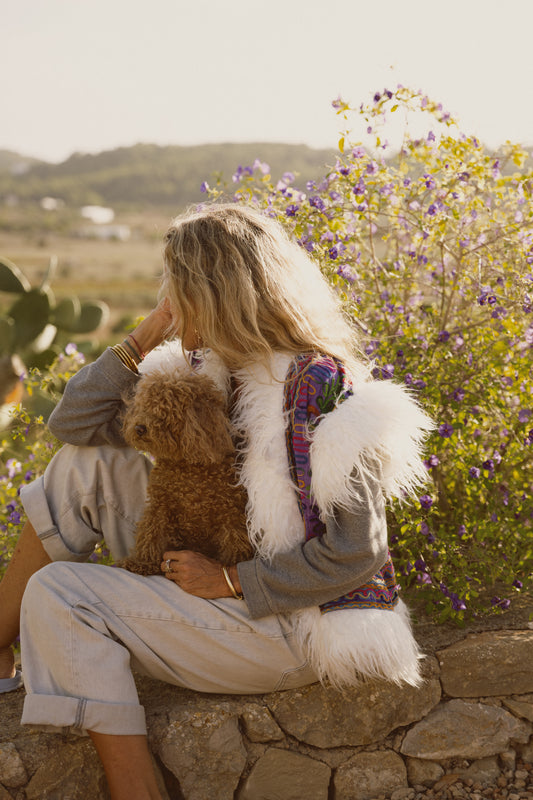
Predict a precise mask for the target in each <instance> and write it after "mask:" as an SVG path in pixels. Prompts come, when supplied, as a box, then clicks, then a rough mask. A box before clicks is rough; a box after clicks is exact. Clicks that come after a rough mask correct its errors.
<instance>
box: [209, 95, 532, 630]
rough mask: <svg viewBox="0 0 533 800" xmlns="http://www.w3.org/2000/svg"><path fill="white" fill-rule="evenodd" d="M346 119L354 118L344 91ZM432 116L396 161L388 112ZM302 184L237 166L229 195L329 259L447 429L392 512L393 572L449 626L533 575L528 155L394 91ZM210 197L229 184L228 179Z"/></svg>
mask: <svg viewBox="0 0 533 800" xmlns="http://www.w3.org/2000/svg"><path fill="white" fill-rule="evenodd" d="M334 106H335V107H336V109H337V112H338V114H339V115H341V116H342V117H344V118H345V119H348V118H349V116H350V114H352V113H353V111H352V109H350V107H349V106H348V104H346V103H344V102H343V101H342V100H337V101H335V103H334ZM402 110H403V111H406V112H413V111H414V112H416V113H417V114H418V115H420V114H422V113H423V112H426V114H427V116H428V121H429V127H428V129H427V130H426V132H425V134H424V136H422V137H421V138H417V139H414V138H411V137H407V136H406V138H405V140H404V142H403V145H402V147H401V150H400V152H399V153H397V154H394V155H390V156H388V157H386V155H387V151H388V145H387V142H386V141H384V139H383V132H384V131H385V130H386V125H387V123H388V121H389V119H390V115H391V114H395V113H398V112H399V111H402ZM358 113H359V114H360V116H361V118H362V119H363V120H364V122H365V126H366V128H367V134H368V135H369V136H373V137H374V138H373V143H372V144H373V146H372V147H371V148H366V147H363V146H362V145H361V144H357V143H353V142H350V141H349V134H343V136H342V138H341V140H340V142H339V153H338V157H337V159H336V162H335V164H334V165H332V166H331V168H329V169H328V171H327V173H326V174H325V176H324V178H323V180H322V181H321V182H319V183H312V184H308V185H307V187H306V191H305V192H304V191H302V190H301V189H298V188H296V186H295V177H294V175H292V174H290V173H287V174H286V175H284V176H283V177H282V179H281V180H280V181H279V182H278V183H277V184H276V185H273V184H272V181H271V177H270V175H269V169H268V165H265V164H263V163H261V162H259V161H257V162H256V163H255V164H253V165H252V166H251V167H245V168H243V167H239V169H238V170H237V172H236V173H235V175H234V176H233V183H234V192H233V198H234V200H235V201H236V202H246V203H255V204H257V205H258V206H260V207H262V208H265V209H267V210H269V213H271V214H273V215H275V216H277V217H278V218H279V219H280V220H282V221H283V223H284V224H285V225H286V226H287V227H288V228H289V230H290V231H291V232H292V233H293V234H294V235H295V236H296V238H297V239H298V241H299V243H300V244H301V246H302V247H305V248H306V250H308V251H309V252H310V253H312V254H313V256H314V257H315V258H316V259H317V260H318V261H319V263H320V265H321V267H322V269H323V271H324V273H325V274H326V275H327V276H328V278H329V279H330V280H331V282H332V283H333V284H334V286H336V288H337V290H338V292H339V294H340V296H341V298H342V300H343V301H344V303H345V305H346V309H347V310H348V312H349V313H350V314H351V315H352V316H353V318H354V320H355V321H356V324H357V326H358V328H359V330H360V332H361V341H362V344H363V347H364V348H365V349H366V353H367V354H368V356H370V357H371V359H372V360H373V364H374V375H375V377H377V378H379V379H383V380H390V379H394V380H400V381H403V382H405V383H406V384H407V385H408V386H410V387H411V390H412V392H413V393H414V394H415V395H416V396H417V398H418V400H419V401H420V403H421V404H422V405H423V406H424V407H425V408H426V409H427V410H428V411H429V413H430V414H432V416H433V418H434V419H435V420H436V423H437V427H436V431H435V433H434V435H433V436H432V438H431V439H430V441H429V443H428V448H427V461H426V466H427V469H428V478H429V484H428V488H427V490H426V491H425V492H424V494H422V495H421V496H420V498H419V501H418V503H415V504H400V503H398V504H395V505H393V507H392V508H391V509H390V527H391V541H392V545H393V549H394V555H395V562H396V565H397V568H398V570H399V573H400V580H401V582H402V584H403V585H404V586H405V587H406V588H412V589H413V590H416V594H417V596H418V597H420V598H421V599H422V600H423V601H424V602H425V604H426V606H427V609H428V610H429V611H432V612H435V611H436V613H437V615H438V617H439V618H440V619H445V618H447V617H450V616H453V617H455V618H461V617H463V616H464V614H465V612H466V611H467V610H468V611H469V612H472V613H479V612H481V611H482V610H484V609H487V608H491V607H493V608H495V609H504V608H506V607H507V606H508V605H509V603H510V600H511V597H512V594H513V593H514V592H520V591H525V590H526V589H527V588H528V587H531V581H532V571H533V536H532V525H533V499H532V497H533V458H532V456H533V397H532V353H533V315H532V311H533V197H532V189H533V181H532V173H531V171H529V172H528V171H527V170H526V169H525V166H524V165H525V162H526V158H527V154H526V153H525V152H522V151H521V150H520V148H519V147H517V146H514V145H510V144H507V145H505V146H504V147H502V149H501V151H499V152H497V153H491V152H489V151H487V149H486V148H485V147H483V145H482V144H481V143H480V142H479V141H477V140H476V139H475V138H474V137H468V136H465V135H463V134H461V133H460V132H459V131H458V129H457V126H456V124H455V122H454V121H453V119H452V118H451V117H450V115H449V114H446V113H445V112H444V111H443V110H442V108H441V107H440V106H439V105H437V104H436V103H434V102H432V101H431V100H429V99H428V98H427V97H424V96H423V95H421V94H420V93H415V92H412V91H411V90H408V89H405V88H403V87H399V88H398V89H397V90H396V91H395V92H392V91H388V90H385V91H384V92H380V93H378V94H376V95H375V96H374V99H373V102H371V103H370V104H368V105H365V106H362V107H361V108H360V109H359V112H358ZM203 188H204V190H206V191H208V192H209V193H210V195H211V197H218V196H220V195H222V194H223V193H224V187H223V186H222V184H221V183H220V182H219V184H218V185H217V186H215V187H214V188H212V189H209V187H208V186H207V184H205V185H204V187H203Z"/></svg>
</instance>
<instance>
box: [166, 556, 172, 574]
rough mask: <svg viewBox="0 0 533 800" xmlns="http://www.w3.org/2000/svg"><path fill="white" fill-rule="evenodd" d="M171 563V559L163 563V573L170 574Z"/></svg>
mask: <svg viewBox="0 0 533 800" xmlns="http://www.w3.org/2000/svg"><path fill="white" fill-rule="evenodd" d="M171 561H172V559H171V558H167V560H166V561H165V569H164V572H172V567H171V566H170V564H171Z"/></svg>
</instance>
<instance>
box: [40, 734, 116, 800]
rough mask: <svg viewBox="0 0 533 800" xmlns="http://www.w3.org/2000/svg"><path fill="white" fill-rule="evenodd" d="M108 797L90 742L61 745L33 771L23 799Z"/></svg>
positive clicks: (83, 741) (102, 775) (104, 798)
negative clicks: (33, 773)
mask: <svg viewBox="0 0 533 800" xmlns="http://www.w3.org/2000/svg"><path fill="white" fill-rule="evenodd" d="M67 797H68V800H87V798H89V797H98V798H100V799H101V800H109V798H110V794H109V789H108V788H107V781H106V779H105V776H104V771H103V769H102V765H101V764H100V761H99V759H98V756H97V755H96V751H95V750H94V747H93V746H92V744H91V743H90V742H88V741H86V740H80V742H79V743H76V744H63V746H62V747H60V748H59V749H57V750H54V751H52V752H51V754H50V758H49V759H48V760H47V761H46V762H45V763H44V764H43V765H42V766H41V767H40V768H39V769H38V770H37V772H36V773H35V775H34V776H33V777H32V779H31V780H30V782H29V784H28V785H27V787H26V798H27V800H43V798H46V800H65V798H67Z"/></svg>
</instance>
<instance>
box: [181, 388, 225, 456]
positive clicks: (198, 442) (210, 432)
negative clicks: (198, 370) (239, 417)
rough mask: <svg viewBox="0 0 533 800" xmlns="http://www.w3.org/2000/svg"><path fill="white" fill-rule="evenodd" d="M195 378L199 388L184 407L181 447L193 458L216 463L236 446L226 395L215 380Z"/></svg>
mask: <svg viewBox="0 0 533 800" xmlns="http://www.w3.org/2000/svg"><path fill="white" fill-rule="evenodd" d="M202 377H203V376H202ZM196 381H197V384H198V386H197V388H196V391H195V392H194V394H193V395H189V398H188V400H189V402H187V403H185V404H184V405H183V406H182V425H183V427H182V433H181V439H182V450H184V451H185V452H186V453H187V456H188V458H189V459H190V460H191V461H196V462H199V463H202V462H211V463H215V462H216V461H220V459H221V458H223V457H224V456H226V455H227V454H228V453H231V452H232V451H233V449H234V445H233V441H232V439H231V422H230V419H229V416H228V413H227V410H226V403H225V400H224V397H223V396H222V394H221V393H220V392H219V391H218V390H217V389H216V388H215V386H214V385H212V382H211V381H210V380H208V379H206V380H202V379H198V378H196Z"/></svg>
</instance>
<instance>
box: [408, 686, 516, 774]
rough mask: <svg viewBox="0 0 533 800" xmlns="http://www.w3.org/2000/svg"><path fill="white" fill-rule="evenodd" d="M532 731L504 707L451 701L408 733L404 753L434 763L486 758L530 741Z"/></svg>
mask: <svg viewBox="0 0 533 800" xmlns="http://www.w3.org/2000/svg"><path fill="white" fill-rule="evenodd" d="M530 732H531V725H530V724H529V723H527V722H522V721H521V720H517V719H516V718H515V717H513V716H512V714H510V713H509V712H508V711H505V710H504V709H502V708H494V707H491V706H485V705H483V704H481V703H465V702H464V701H463V700H450V701H449V702H448V703H443V704H442V705H440V706H439V707H438V708H436V709H435V710H434V711H432V712H431V713H430V714H428V716H427V717H426V718H425V719H423V720H422V722H419V723H417V724H416V725H415V726H414V727H413V728H411V730H410V731H408V732H407V734H406V736H405V739H404V740H403V743H402V746H401V752H402V753H403V754H404V755H407V756H414V757H417V758H427V759H430V760H431V761H443V760H445V759H447V758H457V757H463V758H467V759H470V758H474V759H477V758H485V757H486V756H493V755H497V754H498V753H501V752H502V751H504V750H507V749H508V748H509V744H510V742H511V741H512V740H516V741H517V742H522V743H525V742H527V741H528V739H529V736H530Z"/></svg>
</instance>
